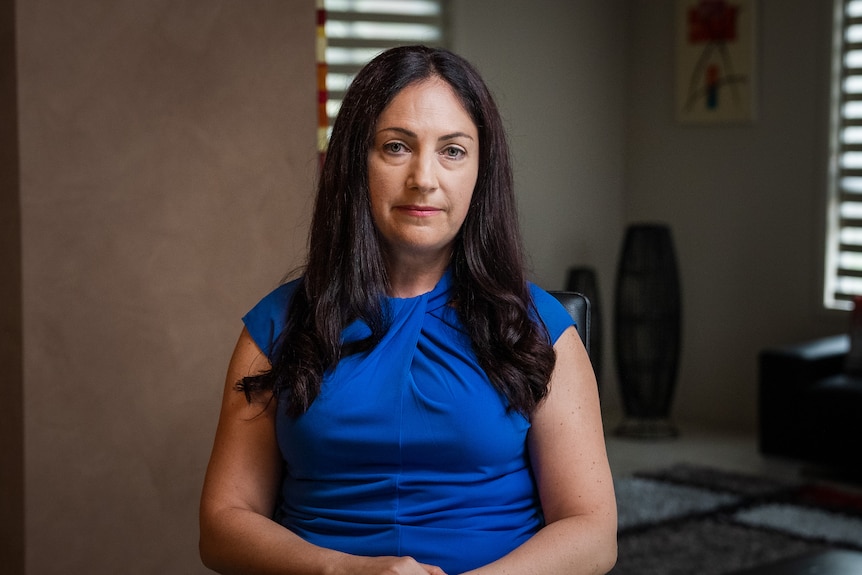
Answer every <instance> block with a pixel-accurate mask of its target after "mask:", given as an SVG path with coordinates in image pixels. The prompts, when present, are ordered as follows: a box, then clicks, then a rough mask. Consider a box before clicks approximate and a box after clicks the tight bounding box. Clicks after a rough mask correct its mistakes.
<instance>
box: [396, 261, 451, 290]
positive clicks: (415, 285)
mask: <svg viewBox="0 0 862 575" xmlns="http://www.w3.org/2000/svg"><path fill="white" fill-rule="evenodd" d="M388 264H389V265H388V266H387V268H388V270H387V271H388V275H389V295H390V296H391V297H397V298H410V297H416V296H419V295H422V294H425V293H428V292H430V291H431V290H433V289H434V287H435V286H436V285H437V283H438V282H439V281H440V278H441V277H443V274H444V273H446V268H448V267H449V257H448V256H447V257H446V258H440V259H437V260H436V261H428V260H413V261H404V259H403V258H402V259H401V260H399V261H397V262H393V261H389V262H388Z"/></svg>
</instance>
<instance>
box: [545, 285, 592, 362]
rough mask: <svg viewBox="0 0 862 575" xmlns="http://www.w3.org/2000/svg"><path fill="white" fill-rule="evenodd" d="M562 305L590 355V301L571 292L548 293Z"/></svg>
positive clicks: (581, 295) (579, 294) (582, 295)
mask: <svg viewBox="0 0 862 575" xmlns="http://www.w3.org/2000/svg"><path fill="white" fill-rule="evenodd" d="M548 293H550V294H551V295H552V296H554V297H555V298H557V300H558V301H559V302H560V303H561V304H563V307H565V308H566V311H568V312H569V315H570V316H572V319H573V320H575V324H576V325H577V328H578V335H579V336H581V341H582V342H583V343H584V347H585V348H586V350H587V354H589V353H590V300H589V299H588V298H587V296H585V295H584V294H581V293H577V292H572V291H550V292H548Z"/></svg>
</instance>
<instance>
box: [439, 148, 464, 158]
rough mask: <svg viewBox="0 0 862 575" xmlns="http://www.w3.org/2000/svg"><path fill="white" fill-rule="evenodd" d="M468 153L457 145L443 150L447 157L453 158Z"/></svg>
mask: <svg viewBox="0 0 862 575" xmlns="http://www.w3.org/2000/svg"><path fill="white" fill-rule="evenodd" d="M466 153H467V152H465V151H464V150H462V149H461V148H456V147H454V146H449V147H448V148H446V149H445V150H443V154H444V155H445V156H446V157H447V158H453V159H458V158H462V157H463V156H464V154H466Z"/></svg>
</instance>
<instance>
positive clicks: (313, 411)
mask: <svg viewBox="0 0 862 575" xmlns="http://www.w3.org/2000/svg"><path fill="white" fill-rule="evenodd" d="M450 282H451V276H450V274H449V273H447V274H446V275H445V276H444V277H443V278H442V279H441V280H440V282H439V283H438V285H437V286H436V287H435V288H434V289H433V290H432V291H431V292H429V293H426V294H423V295H421V296H418V297H413V298H406V299H400V298H387V302H388V305H389V306H390V311H391V317H392V325H391V328H390V329H389V332H388V333H387V334H386V336H385V337H384V339H383V340H382V341H381V342H380V343H379V344H378V345H377V346H376V347H375V348H374V349H373V350H371V351H369V352H366V353H362V354H356V355H353V356H349V357H347V358H344V359H342V360H341V362H340V363H339V364H338V365H337V366H336V368H335V369H334V370H330V372H328V373H327V374H326V375H325V376H324V380H323V384H322V387H321V391H320V395H319V396H318V397H317V398H316V399H315V401H314V402H313V403H312V404H311V407H310V408H309V410H308V411H307V412H306V413H305V414H303V415H302V416H300V417H298V418H290V417H288V416H287V415H285V414H284V410H283V406H281V407H282V408H280V410H279V414H278V416H277V421H276V433H277V435H278V445H279V447H280V450H281V453H282V456H283V458H284V463H285V465H284V478H283V484H282V490H281V494H280V498H279V502H278V508H277V509H276V511H275V519H276V520H277V521H279V522H280V523H281V524H282V525H284V526H285V527H287V528H288V529H290V530H292V531H293V532H295V533H297V534H298V535H300V536H301V537H303V538H304V539H306V540H307V541H310V542H311V543H314V544H316V545H320V546H322V547H327V548H330V549H337V550H340V551H344V552H347V553H352V554H355V555H366V556H378V555H396V556H407V555H409V556H411V557H413V558H415V559H417V560H418V561H420V562H423V563H430V564H434V565H439V566H440V567H441V568H442V569H443V570H444V571H446V573H448V574H449V575H454V574H456V573H462V572H464V571H468V570H470V569H473V568H476V567H479V566H481V565H484V564H487V563H490V562H491V561H494V560H496V559H498V558H500V557H502V556H503V555H506V554H507V553H508V552H510V551H512V550H513V549H515V548H516V547H518V546H519V545H520V544H522V543H523V542H524V541H526V540H527V539H528V538H529V537H530V536H531V535H533V534H534V533H535V532H536V531H537V530H538V529H539V528H540V527H541V526H542V513H541V508H540V504H539V499H538V494H537V492H536V485H535V481H534V479H533V475H532V471H531V469H530V462H529V457H528V454H527V447H526V435H527V431H528V430H529V428H530V423H529V421H528V420H527V419H525V418H524V417H523V416H521V415H520V414H518V413H517V412H515V411H507V409H506V406H507V402H506V400H505V398H504V397H503V396H502V395H501V394H500V393H498V392H497V391H496V389H495V388H494V387H493V386H492V385H491V383H490V381H489V380H488V378H487V376H486V375H485V373H484V371H483V370H482V369H481V368H480V367H479V365H478V363H477V360H476V357H475V355H474V353H473V351H472V349H471V346H470V341H469V339H468V337H467V336H466V334H465V333H464V331H463V330H462V328H461V322H460V321H459V319H458V317H457V313H456V312H455V310H454V309H453V308H452V306H450V305H447V304H448V303H449V299H450V298H449V291H450ZM296 285H297V282H296V281H294V282H291V283H288V284H284V285H282V286H280V287H279V288H277V289H276V290H274V291H273V292H272V293H270V294H269V295H268V296H267V297H265V298H264V299H263V300H262V301H261V302H260V303H259V304H258V305H257V306H255V307H254V308H253V309H252V310H251V311H250V312H249V313H248V314H247V315H246V316H245V317H244V318H243V321H244V322H245V325H246V327H247V329H248V331H249V333H250V335H251V336H252V338H253V339H254V340H255V342H256V343H257V345H258V346H259V347H260V348H261V350H262V351H263V352H264V353H266V354H267V355H271V353H272V351H273V345H274V343H275V341H276V339H277V338H278V336H279V334H280V333H281V331H282V329H283V327H284V322H285V314H286V310H287V307H288V305H289V303H290V298H291V295H292V294H293V292H294V290H295V288H296ZM530 289H531V291H532V294H533V298H534V301H535V303H536V307H537V310H538V313H539V316H540V317H541V320H542V321H543V322H544V324H545V326H546V327H547V329H548V333H549V336H550V338H551V341H553V342H555V341H556V340H557V338H559V336H560V335H561V334H562V332H563V331H565V329H566V328H568V327H569V326H571V325H572V319H571V317H570V316H569V314H568V313H567V312H566V310H565V309H564V308H563V307H562V306H561V305H560V304H559V303H558V302H557V300H556V299H554V298H553V296H551V295H549V294H548V293H547V292H545V291H543V290H541V289H539V288H538V287H536V286H534V285H531V286H530ZM368 333H369V332H368V328H367V327H366V326H365V325H364V324H362V323H360V322H357V323H355V324H353V325H350V326H348V327H347V328H346V329H345V331H344V334H343V339H344V340H345V341H352V340H355V339H358V338H361V337H364V336H365V335H367V334H368Z"/></svg>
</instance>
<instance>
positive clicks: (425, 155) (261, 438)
mask: <svg viewBox="0 0 862 575" xmlns="http://www.w3.org/2000/svg"><path fill="white" fill-rule="evenodd" d="M309 246H310V248H309V254H308V258H307V263H306V267H305V271H304V275H303V276H302V277H301V278H299V279H298V280H294V281H292V282H289V283H287V284H285V285H283V286H281V287H279V288H278V289H276V290H275V291H274V292H272V293H271V294H270V295H268V296H267V297H266V298H264V299H263V300H262V301H261V302H260V303H259V304H258V305H257V306H255V308H254V309H252V311H250V312H249V314H247V315H246V316H245V318H244V322H245V328H244V329H243V331H242V333H241V335H240V338H239V341H238V343H237V346H236V349H235V351H234V354H233V357H232V359H231V363H230V367H229V370H228V374H227V382H226V385H225V390H224V396H223V405H222V412H221V416H220V419H219V425H218V430H217V432H216V438H215V445H214V447H213V453H212V456H211V459H210V465H209V468H208V470H207V477H206V481H205V484H204V490H203V496H202V502H201V544H200V547H201V556H202V559H203V561H204V563H205V564H206V565H207V566H208V567H210V568H211V569H214V570H216V571H218V572H221V573H243V574H250V573H285V574H288V573H291V574H293V573H296V574H301V573H332V574H340V573H345V574H350V575H357V574H359V575H362V574H366V573H367V574H381V573H399V574H417V575H440V574H443V573H449V574H452V575H454V574H456V573H467V572H469V573H473V574H476V575H479V574H488V575H490V574H494V573H509V574H517V573H548V574H561V573H566V574H576V573H605V572H607V571H608V570H609V569H610V568H611V567H612V566H613V563H614V561H615V559H616V508H615V504H614V494H613V487H612V479H611V475H610V471H609V468H608V463H607V456H606V454H605V448H604V440H603V434H602V425H601V417H600V411H599V404H598V394H597V390H596V382H595V379H594V376H593V372H592V369H591V367H590V363H589V358H588V357H587V355H586V352H585V351H584V348H583V346H582V345H581V341H580V339H579V337H578V336H577V333H576V332H575V328H574V327H573V326H572V322H571V319H570V318H569V316H568V314H567V313H566V312H565V310H564V309H563V308H562V307H561V306H559V304H557V303H556V300H554V299H553V298H552V297H551V296H549V295H548V294H547V293H545V292H543V291H542V290H540V289H538V288H537V287H535V286H533V285H531V284H529V283H528V282H527V281H526V279H525V277H524V271H523V259H522V254H521V248H520V236H519V232H518V226H517V214H516V210H515V199H514V193H513V189H512V175H511V169H510V164H509V157H508V148H507V144H506V141H505V135H504V132H503V128H502V122H501V119H500V116H499V113H498V111H497V108H496V106H495V104H494V102H493V99H492V98H491V95H490V93H489V92H488V90H487V88H486V87H485V85H484V83H483V82H482V80H481V78H480V77H479V75H478V73H477V72H476V71H475V70H474V69H473V68H472V67H471V66H470V65H469V64H468V63H467V62H466V61H464V60H463V59H462V58H460V57H458V56H456V55H454V54H452V53H451V52H448V51H445V50H432V49H429V48H425V47H419V46H413V47H403V48H396V49H392V50H389V51H387V52H384V53H383V54H381V55H380V56H378V57H377V58H375V59H374V60H373V61H372V62H371V63H370V64H368V66H366V67H365V68H364V69H363V70H362V71H361V72H360V73H359V74H358V75H357V77H356V79H355V80H354V82H353V84H352V85H351V87H350V89H349V91H348V93H347V94H346V96H345V98H344V102H343V104H342V108H341V112H340V113H339V115H338V118H337V119H336V121H335V125H334V126H333V133H332V138H331V142H330V147H329V151H328V153H327V157H326V160H325V163H324V167H323V171H322V175H321V180H320V183H319V185H318V194H317V200H316V204H315V209H314V216H313V221H312V226H311V234H310V241H309Z"/></svg>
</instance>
